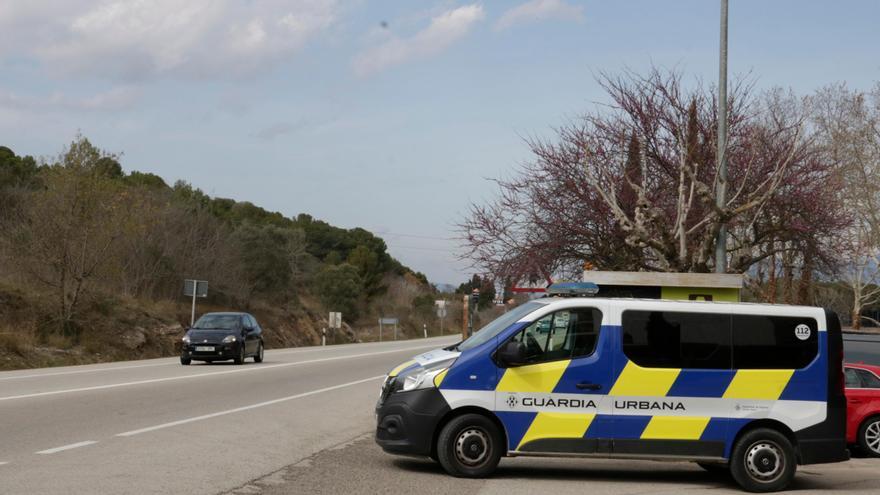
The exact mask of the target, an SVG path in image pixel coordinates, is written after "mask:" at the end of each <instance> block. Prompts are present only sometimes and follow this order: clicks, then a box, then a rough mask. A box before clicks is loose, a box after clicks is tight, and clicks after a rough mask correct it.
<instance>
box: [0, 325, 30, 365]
mask: <svg viewBox="0 0 880 495" xmlns="http://www.w3.org/2000/svg"><path fill="white" fill-rule="evenodd" d="M35 336H36V326H35V325H34V324H33V323H24V324H21V325H18V326H14V327H13V326H11V325H9V324H0V350H3V351H6V352H7V353H10V354H15V355H18V356H21V357H27V356H28V355H29V354H30V353H31V352H32V351H33V349H34V343H35V342H36V338H35Z"/></svg>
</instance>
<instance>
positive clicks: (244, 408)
mask: <svg viewBox="0 0 880 495" xmlns="http://www.w3.org/2000/svg"><path fill="white" fill-rule="evenodd" d="M384 377H385V375H378V376H371V377H370V378H364V379H362V380H356V381H353V382H348V383H342V384H339V385H333V386H332V387H326V388H319V389H317V390H311V391H309V392H303V393H300V394H296V395H290V396H287V397H281V398H280V399H273V400H268V401H265V402H259V403H257V404H251V405H249V406H242V407H236V408H235V409H228V410H226V411H219V412H215V413H210V414H203V415H201V416H195V417H192V418H186V419H181V420H178V421H172V422H170V423H163V424H161V425H156V426H149V427H147V428H141V429H138V430H131V431H126V432H124V433H117V434H116V436H117V437H130V436H134V435H140V434H141V433H147V432H150V431H156V430H161V429H164V428H171V427H173V426H180V425H184V424H187V423H193V422H196V421H203V420H206V419H211V418H216V417H218V416H225V415H227V414H235V413H239V412H243V411H249V410H251V409H257V408H259V407H266V406H271V405H273V404H278V403H280V402H286V401H290V400H294V399H301V398H303V397H308V396H310V395H315V394H320V393H324V392H329V391H331V390H337V389H340V388H344V387H350V386H352V385H359V384H361V383H366V382H369V381H373V380H378V379H380V378H384Z"/></svg>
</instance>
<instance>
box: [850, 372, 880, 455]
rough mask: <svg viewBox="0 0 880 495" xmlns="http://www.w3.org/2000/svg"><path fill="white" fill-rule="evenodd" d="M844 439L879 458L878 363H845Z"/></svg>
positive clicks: (879, 379)
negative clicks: (873, 364)
mask: <svg viewBox="0 0 880 495" xmlns="http://www.w3.org/2000/svg"><path fill="white" fill-rule="evenodd" d="M844 371H845V375H846V402H847V404H846V441H847V442H848V443H849V444H856V445H858V446H859V447H861V450H862V451H863V452H864V453H865V454H868V455H870V456H871V457H880V366H870V365H867V364H849V363H847V364H845V365H844Z"/></svg>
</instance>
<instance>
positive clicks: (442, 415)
mask: <svg viewBox="0 0 880 495" xmlns="http://www.w3.org/2000/svg"><path fill="white" fill-rule="evenodd" d="M582 285H583V287H574V288H573V287H572V286H571V284H569V285H567V286H563V287H559V288H557V287H556V286H551V288H550V289H549V290H548V293H549V295H550V296H559V295H562V294H560V292H561V293H564V295H567V296H575V297H545V298H542V299H537V300H533V301H530V302H527V303H524V304H522V305H520V306H518V307H516V308H514V309H512V310H510V311H508V312H507V313H505V314H504V315H502V316H501V317H499V318H498V319H496V320H494V321H492V322H491V323H489V324H488V325H486V326H485V327H483V328H482V329H480V330H479V331H478V332H475V333H474V334H473V336H471V337H470V338H468V339H466V340H464V341H462V342H460V343H458V344H456V345H453V346H451V347H448V348H445V349H438V350H435V351H431V352H428V353H425V354H422V355H419V356H416V357H415V358H414V359H413V360H412V361H409V362H406V363H403V364H401V365H400V366H398V367H397V368H395V369H394V370H392V371H391V372H390V373H389V374H388V376H387V377H386V379H385V381H384V383H383V385H382V390H381V395H380V398H379V402H378V404H377V406H376V415H377V423H378V424H377V429H376V442H377V443H378V444H379V445H380V446H381V447H382V448H383V449H384V450H385V451H386V452H389V453H392V454H404V455H418V456H430V457H431V458H433V459H435V460H436V461H438V462H439V463H440V464H441V465H442V466H443V468H444V469H445V470H446V471H447V472H448V473H449V474H451V475H453V476H461V477H485V476H488V475H490V474H491V473H492V472H493V471H494V470H495V468H496V466H497V465H498V462H499V460H500V458H501V457H504V456H567V457H571V456H582V457H604V458H622V459H652V460H687V461H695V462H696V463H698V464H699V465H700V466H702V467H703V468H705V469H707V470H710V471H715V470H722V469H725V470H726V469H729V470H730V473H731V474H732V476H733V478H734V479H735V480H736V481H737V483H738V484H739V485H740V486H741V487H742V488H743V489H745V490H748V491H753V492H769V491H776V490H782V489H784V488H785V487H786V486H788V484H789V483H790V482H791V480H792V479H793V477H794V475H795V470H796V467H797V465H798V464H816V463H829V462H839V461H845V460H847V459H848V458H849V453H848V451H847V449H846V441H845V433H846V401H845V398H844V381H843V364H842V363H843V344H842V337H841V331H840V323H839V321H838V319H837V316H836V315H835V314H834V313H832V312H830V311H826V310H823V309H821V308H815V307H804V306H784V305H767V304H746V303H720V302H702V301H667V300H644V299H601V298H592V297H578V296H581V295H583V294H582V293H592V292H595V287H596V286H595V285H592V284H582ZM581 288H582V289H583V290H582V291H581V290H579V289H581Z"/></svg>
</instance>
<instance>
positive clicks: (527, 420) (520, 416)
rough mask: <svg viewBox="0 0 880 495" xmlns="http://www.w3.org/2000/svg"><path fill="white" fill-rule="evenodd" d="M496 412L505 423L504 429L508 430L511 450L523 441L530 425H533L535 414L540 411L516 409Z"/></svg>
mask: <svg viewBox="0 0 880 495" xmlns="http://www.w3.org/2000/svg"><path fill="white" fill-rule="evenodd" d="M495 414H496V415H497V416H498V419H500V420H501V424H503V425H504V430H505V431H506V432H507V448H508V449H510V450H516V447H517V446H518V445H519V442H520V441H522V438H523V437H524V436H525V434H526V432H527V431H529V426H531V425H532V421H534V420H535V416H537V415H538V413H534V412H514V411H495Z"/></svg>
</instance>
